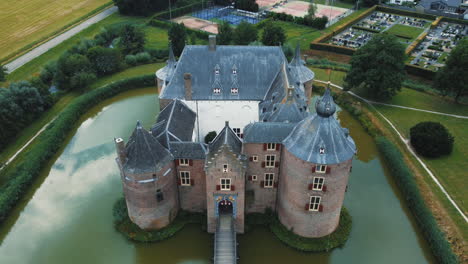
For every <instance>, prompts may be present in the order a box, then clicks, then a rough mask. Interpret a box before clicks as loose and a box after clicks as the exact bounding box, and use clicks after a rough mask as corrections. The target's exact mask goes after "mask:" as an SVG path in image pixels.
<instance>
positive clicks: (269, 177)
mask: <svg viewBox="0 0 468 264" xmlns="http://www.w3.org/2000/svg"><path fill="white" fill-rule="evenodd" d="M274 180H275V174H274V173H265V188H273V184H274Z"/></svg>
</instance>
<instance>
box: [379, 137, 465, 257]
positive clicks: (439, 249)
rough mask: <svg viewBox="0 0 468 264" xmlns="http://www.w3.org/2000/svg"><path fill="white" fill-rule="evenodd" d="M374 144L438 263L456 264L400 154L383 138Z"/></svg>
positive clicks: (453, 255)
mask: <svg viewBox="0 0 468 264" xmlns="http://www.w3.org/2000/svg"><path fill="white" fill-rule="evenodd" d="M376 143H377V147H378V149H379V151H380V153H382V155H383V157H384V158H385V160H386V162H387V164H388V168H389V169H390V171H391V174H392V176H393V177H394V178H395V181H396V182H397V184H398V186H399V189H400V190H401V191H402V193H403V196H404V197H405V198H406V202H407V204H408V206H409V207H410V209H411V212H412V213H413V215H414V216H415V218H416V221H417V222H418V225H419V227H420V229H421V231H422V232H423V235H424V237H425V238H426V240H427V242H428V243H429V247H430V248H431V251H432V253H433V254H434V256H435V257H436V259H437V260H438V262H439V263H458V260H457V257H456V256H455V254H454V253H453V251H452V248H451V247H450V244H449V243H448V241H447V240H446V238H445V235H444V233H443V232H442V231H441V230H440V228H439V226H438V225H437V222H436V220H435V219H434V216H433V215H432V213H431V211H430V210H429V208H427V206H426V203H425V202H424V199H423V197H422V196H421V193H420V191H419V188H418V185H417V184H416V181H415V180H414V175H413V173H412V172H411V170H410V169H409V168H408V166H407V165H406V163H405V161H404V160H403V156H402V154H401V152H400V151H399V150H398V148H397V147H396V146H395V145H393V143H391V142H390V141H389V140H388V139H386V138H384V137H377V138H376Z"/></svg>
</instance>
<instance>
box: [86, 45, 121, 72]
mask: <svg viewBox="0 0 468 264" xmlns="http://www.w3.org/2000/svg"><path fill="white" fill-rule="evenodd" d="M86 56H87V57H88V59H89V60H90V62H91V64H92V65H93V68H94V70H95V71H96V73H97V74H98V75H101V76H102V75H107V74H111V73H114V72H116V71H118V70H119V69H120V65H121V63H122V56H121V54H120V51H119V50H118V49H111V48H104V47H101V46H96V47H93V48H90V49H89V50H88V52H87V54H86Z"/></svg>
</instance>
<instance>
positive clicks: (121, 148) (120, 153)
mask: <svg viewBox="0 0 468 264" xmlns="http://www.w3.org/2000/svg"><path fill="white" fill-rule="evenodd" d="M114 141H115V148H116V150H117V157H119V161H120V164H121V165H122V166H123V164H124V163H125V161H126V159H127V155H125V142H124V141H123V139H122V138H116V139H114Z"/></svg>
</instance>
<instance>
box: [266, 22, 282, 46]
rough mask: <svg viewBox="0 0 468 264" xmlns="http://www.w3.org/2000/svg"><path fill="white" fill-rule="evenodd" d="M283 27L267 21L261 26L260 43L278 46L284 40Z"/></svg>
mask: <svg viewBox="0 0 468 264" xmlns="http://www.w3.org/2000/svg"><path fill="white" fill-rule="evenodd" d="M285 40H286V33H285V31H284V29H283V28H282V27H281V26H280V25H279V24H277V23H275V22H269V23H267V24H266V25H265V26H264V27H263V34H262V43H263V44H264V45H266V46H278V45H281V44H283V43H284V42H285Z"/></svg>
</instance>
